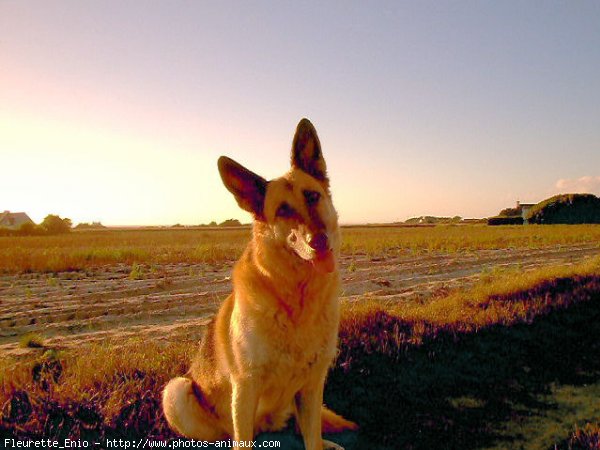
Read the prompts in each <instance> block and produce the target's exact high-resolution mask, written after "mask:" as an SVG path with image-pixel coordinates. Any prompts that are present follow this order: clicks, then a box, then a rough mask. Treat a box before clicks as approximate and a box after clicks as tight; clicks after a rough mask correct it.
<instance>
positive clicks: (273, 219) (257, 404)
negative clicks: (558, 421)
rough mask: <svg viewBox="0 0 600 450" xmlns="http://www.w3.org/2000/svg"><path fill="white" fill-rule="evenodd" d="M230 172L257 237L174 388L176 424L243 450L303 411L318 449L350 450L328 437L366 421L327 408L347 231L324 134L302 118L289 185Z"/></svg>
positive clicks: (236, 168)
mask: <svg viewBox="0 0 600 450" xmlns="http://www.w3.org/2000/svg"><path fill="white" fill-rule="evenodd" d="M218 166H219V172H220V174H221V178H222V180H223V183H224V184H225V187H226V188H227V189H228V190H229V191H230V192H231V193H232V194H233V196H234V197H235V199H236V200H237V203H238V204H239V206H240V207H241V208H242V209H244V210H246V211H249V212H250V213H252V215H253V217H254V224H253V233H252V240H251V241H250V243H249V244H248V247H247V248H246V250H245V252H244V253H243V255H242V256H241V258H240V259H239V260H238V261H237V262H236V264H235V266H234V269H233V275H232V280H233V292H232V293H231V294H230V295H229V297H227V299H226V300H225V301H224V302H223V304H222V305H221V307H220V309H219V312H218V313H217V315H216V317H215V318H214V320H213V321H212V322H211V324H210V325H209V326H208V328H207V330H206V333H205V335H204V337H203V340H202V342H201V344H200V351H199V354H198V356H197V357H196V359H195V361H194V362H193V363H192V366H191V368H190V370H189V372H188V373H187V374H186V376H185V377H178V378H174V379H172V380H171V381H170V382H169V383H168V384H167V386H166V387H165V389H164V391H163V410H164V414H165V417H166V418H167V421H168V422H169V425H170V426H171V427H172V428H173V429H174V430H175V431H177V432H178V433H180V434H182V435H184V436H187V437H190V438H193V439H197V440H204V441H217V440H222V439H227V438H229V437H231V438H233V440H234V441H235V442H236V443H240V442H242V441H244V442H249V441H252V439H253V438H254V436H255V435H256V433H259V432H262V431H276V430H281V429H282V428H284V427H285V425H286V423H287V421H288V419H289V418H290V417H291V416H292V415H294V416H295V419H296V424H297V427H298V428H299V430H300V432H301V434H302V437H303V440H304V445H305V447H306V449H307V450H321V449H338V450H340V449H342V447H340V446H339V445H337V444H334V443H332V442H329V441H326V440H323V439H322V436H321V434H322V433H323V432H325V433H335V432H341V431H343V430H354V429H356V428H357V425H356V424H355V423H353V422H350V421H348V420H346V419H344V418H342V417H341V416H339V415H337V414H335V413H334V412H332V411H331V410H329V409H327V408H325V407H324V406H323V388H324V384H325V378H326V376H327V371H328V369H329V367H330V366H331V364H332V361H333V359H334V358H335V356H336V352H337V339H338V326H339V317H340V312H339V299H338V291H339V286H340V277H339V272H338V263H337V259H338V256H339V251H340V231H339V227H338V216H337V212H336V210H335V209H334V207H333V203H332V201H331V193H330V190H329V178H328V176H327V169H326V166H325V160H324V159H323V153H322V151H321V144H320V142H319V138H318V136H317V132H316V130H315V128H314V127H313V125H312V123H311V122H310V121H309V120H307V119H302V120H301V121H300V123H299V124H298V127H297V129H296V134H295V136H294V139H293V144H292V155H291V169H290V171H289V172H287V173H286V174H285V175H283V176H282V177H280V178H276V179H273V180H270V181H266V180H265V179H264V178H262V177H260V176H258V175H256V174H255V173H253V172H251V171H249V170H248V169H246V168H244V167H243V166H241V165H240V164H238V163H236V162H235V161H233V160H231V159H229V158H227V157H225V156H222V157H220V158H219V162H218ZM342 450H343V449H342Z"/></svg>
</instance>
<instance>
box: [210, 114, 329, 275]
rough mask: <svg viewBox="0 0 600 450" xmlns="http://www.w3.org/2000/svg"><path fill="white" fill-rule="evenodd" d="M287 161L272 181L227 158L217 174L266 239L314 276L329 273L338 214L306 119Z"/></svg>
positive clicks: (221, 161)
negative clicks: (301, 262)
mask: <svg viewBox="0 0 600 450" xmlns="http://www.w3.org/2000/svg"><path fill="white" fill-rule="evenodd" d="M291 159H292V161H291V166H292V167H291V169H290V171H289V172H288V173H286V174H285V175H284V176H282V177H280V178H276V179H274V180H271V181H267V180H265V179H264V178H262V177H260V176H259V175H256V174H255V173H253V172H251V171H250V170H248V169H246V168H245V167H243V166H241V165H240V164H238V163H236V162H235V161H233V160H232V159H229V158H227V157H225V156H222V157H220V158H219V172H220V174H221V178H222V180H223V183H224V184H225V187H226V188H227V189H228V190H229V191H230V192H231V193H232V194H233V195H234V197H235V199H236V200H237V202H238V205H240V207H241V208H242V209H244V210H246V211H248V212H250V213H252V215H253V216H254V220H255V221H259V222H261V224H263V225H264V226H263V227H262V229H264V230H266V231H265V233H267V234H268V237H269V238H272V239H273V240H274V241H275V242H276V243H277V245H281V246H282V247H284V248H287V249H288V250H290V251H292V252H293V253H294V254H295V255H297V257H299V258H301V259H302V260H304V261H306V263H309V264H312V265H314V267H315V268H316V269H317V271H319V272H322V273H328V272H332V271H334V270H335V257H334V252H336V251H337V250H338V246H339V236H338V223H337V213H336V211H335V209H334V207H333V203H332V201H331V194H330V191H329V178H328V177H327V167H326V165H325V159H324V158H323V152H322V151H321V144H320V142H319V137H318V136H317V132H316V130H315V128H314V126H313V125H312V123H310V121H309V120H308V119H302V120H301V121H300V123H299V124H298V127H297V128H296V134H295V136H294V140H293V144H292V157H291Z"/></svg>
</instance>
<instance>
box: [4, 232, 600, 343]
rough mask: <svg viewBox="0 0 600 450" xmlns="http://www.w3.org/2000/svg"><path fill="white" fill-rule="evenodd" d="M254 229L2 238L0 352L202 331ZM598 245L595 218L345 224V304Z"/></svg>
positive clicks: (412, 292)
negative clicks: (38, 341)
mask: <svg viewBox="0 0 600 450" xmlns="http://www.w3.org/2000/svg"><path fill="white" fill-rule="evenodd" d="M248 238H249V230H245V229H242V230H240V229H232V230H211V231H206V230H138V231H133V230H128V231H98V232H79V233H72V234H71V235H69V236H55V237H33V238H32V237H19V238H2V239H4V241H3V240H2V239H0V251H2V252H6V254H7V256H5V257H4V258H1V257H0V264H2V262H3V263H4V264H3V266H2V265H0V273H1V275H0V352H2V353H3V354H10V353H17V354H18V353H26V352H27V351H29V349H28V348H27V347H24V348H23V347H20V346H19V341H20V339H22V337H23V336H25V335H27V334H28V333H36V334H39V335H41V336H43V337H44V338H45V339H46V342H47V344H51V345H53V346H60V347H70V346H79V345H81V344H83V343H86V342H88V343H89V342H92V341H105V340H108V339H110V340H113V341H114V342H116V343H118V342H119V340H122V339H123V338H125V337H129V336H137V337H140V336H141V337H145V336H147V337H152V338H153V339H166V340H169V339H172V338H174V337H175V336H177V335H181V334H186V335H187V336H189V335H193V336H200V335H201V328H200V327H199V325H203V324H206V323H207V321H208V320H209V319H210V317H211V316H212V314H213V313H214V312H215V311H216V309H217V308H218V306H219V303H220V301H221V300H223V299H224V297H225V296H226V294H227V293H228V291H229V290H230V279H229V277H230V273H231V268H232V265H233V262H234V261H235V258H236V257H237V256H238V255H239V253H240V252H241V249H242V248H243V246H244V242H245V241H246V240H247V239H248ZM599 242H600V229H598V228H597V227H590V226H582V227H556V228H555V227H552V228H543V227H529V228H527V227H525V228H524V227H511V228H490V227H484V226H454V227H435V228H430V227H427V228H401V227H398V228H389V227H380V228H379V227H368V228H358V227H357V228H347V229H345V230H344V244H343V254H342V258H341V270H342V279H343V292H342V301H343V302H360V301H361V300H364V299H365V298H367V299H370V300H376V301H381V302H384V303H391V304H398V303H400V304H402V303H405V302H415V301H417V302H423V301H426V299H427V298H429V297H431V296H432V295H440V294H441V293H444V292H447V291H449V290H452V289H456V288H464V287H466V286H469V285H471V284H473V283H474V282H475V281H477V280H479V279H480V278H481V277H482V276H483V277H491V276H493V275H494V273H499V272H501V271H507V270H511V269H518V270H522V271H528V270H531V269H534V268H539V267H542V266H551V265H568V264H572V263H574V262H580V261H582V260H583V259H585V258H587V257H590V256H593V255H596V254H598V253H599V247H598V245H599V244H598V243H599ZM2 259H4V261H2ZM178 260H179V261H178ZM180 261H181V262H180ZM61 265H62V267H61Z"/></svg>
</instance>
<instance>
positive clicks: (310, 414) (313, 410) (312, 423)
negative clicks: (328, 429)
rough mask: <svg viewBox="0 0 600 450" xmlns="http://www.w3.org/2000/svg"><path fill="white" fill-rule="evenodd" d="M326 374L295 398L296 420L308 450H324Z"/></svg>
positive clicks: (312, 381) (308, 385) (312, 382)
mask: <svg viewBox="0 0 600 450" xmlns="http://www.w3.org/2000/svg"><path fill="white" fill-rule="evenodd" d="M324 385H325V374H323V376H322V377H318V379H315V380H311V382H309V383H308V384H307V385H306V386H304V387H303V388H302V389H301V390H300V391H299V392H298V393H297V394H296V397H295V403H296V419H297V421H298V426H299V427H300V432H301V433H302V438H303V439H304V447H305V448H306V450H322V449H323V440H322V437H321V408H322V407H323V387H324Z"/></svg>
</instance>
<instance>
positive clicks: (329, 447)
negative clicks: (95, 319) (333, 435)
mask: <svg viewBox="0 0 600 450" xmlns="http://www.w3.org/2000/svg"><path fill="white" fill-rule="evenodd" d="M323 450H344V447H341V446H339V445H337V444H336V443H335V442H331V441H326V440H325V439H323Z"/></svg>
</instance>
